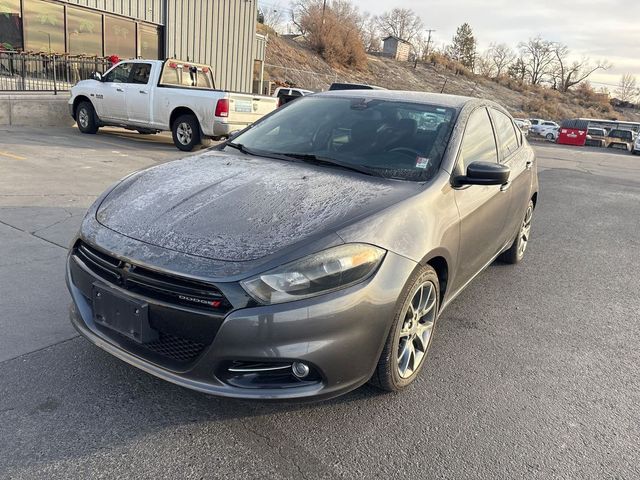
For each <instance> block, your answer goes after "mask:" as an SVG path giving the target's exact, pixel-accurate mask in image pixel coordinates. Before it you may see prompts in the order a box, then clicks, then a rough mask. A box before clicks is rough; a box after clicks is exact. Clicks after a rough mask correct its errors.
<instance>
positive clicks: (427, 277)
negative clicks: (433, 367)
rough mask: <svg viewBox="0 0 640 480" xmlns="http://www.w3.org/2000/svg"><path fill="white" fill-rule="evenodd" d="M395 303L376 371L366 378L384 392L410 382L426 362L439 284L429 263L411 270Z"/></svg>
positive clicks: (395, 389)
mask: <svg viewBox="0 0 640 480" xmlns="http://www.w3.org/2000/svg"><path fill="white" fill-rule="evenodd" d="M398 305H399V307H398V308H397V309H396V312H395V314H394V320H393V324H392V325H391V329H390V331H389V335H388V336H387V340H386V342H385V345H384V348H383V349H382V353H381V354H380V359H379V360H378V365H377V367H376V371H375V372H374V374H373V376H372V377H371V379H370V380H369V383H370V384H371V385H373V386H375V387H378V388H380V389H381V390H386V391H388V392H397V391H399V390H402V389H403V388H405V387H407V386H408V385H410V384H411V383H413V381H414V380H415V379H416V378H417V377H418V375H419V373H420V372H421V371H422V368H423V367H424V364H425V362H426V358H427V354H428V352H429V347H430V346H431V340H432V339H433V333H434V330H435V326H436V321H437V319H438V312H439V310H440V284H439V282H438V275H437V274H436V272H435V270H434V269H433V268H432V267H431V266H430V265H426V266H424V267H420V268H419V269H417V270H416V271H415V272H414V273H413V275H412V276H411V278H410V279H409V281H408V282H407V284H406V285H405V287H404V289H403V290H402V293H401V295H400V298H399V301H398Z"/></svg>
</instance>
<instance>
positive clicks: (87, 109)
mask: <svg viewBox="0 0 640 480" xmlns="http://www.w3.org/2000/svg"><path fill="white" fill-rule="evenodd" d="M76 123H77V124H78V130H80V131H81V132H82V133H89V134H94V133H96V132H97V131H98V122H97V121H96V111H95V110H94V108H93V105H92V104H91V102H81V103H80V105H78V108H77V109H76Z"/></svg>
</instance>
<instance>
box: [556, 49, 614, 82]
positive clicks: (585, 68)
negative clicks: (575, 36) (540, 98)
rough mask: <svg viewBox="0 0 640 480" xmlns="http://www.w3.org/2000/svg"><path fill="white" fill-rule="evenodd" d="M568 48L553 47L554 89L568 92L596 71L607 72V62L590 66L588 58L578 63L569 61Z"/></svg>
mask: <svg viewBox="0 0 640 480" xmlns="http://www.w3.org/2000/svg"><path fill="white" fill-rule="evenodd" d="M570 53H571V52H570V51H569V48H568V47H567V46H566V45H563V44H561V43H556V44H555V46H554V54H555V57H556V59H555V62H554V63H555V67H554V69H553V72H552V76H553V84H554V88H556V89H557V90H559V91H560V92H563V93H564V92H568V91H569V89H570V88H571V87H573V86H575V85H578V84H579V83H581V82H583V81H585V80H586V79H587V78H589V77H590V76H591V74H593V73H594V72H596V71H598V70H607V69H609V68H611V64H610V63H609V62H607V61H602V60H601V61H598V62H596V64H595V65H592V64H591V63H590V61H589V59H588V58H583V59H582V60H580V61H575V60H574V61H573V62H571V61H570V60H569V56H570Z"/></svg>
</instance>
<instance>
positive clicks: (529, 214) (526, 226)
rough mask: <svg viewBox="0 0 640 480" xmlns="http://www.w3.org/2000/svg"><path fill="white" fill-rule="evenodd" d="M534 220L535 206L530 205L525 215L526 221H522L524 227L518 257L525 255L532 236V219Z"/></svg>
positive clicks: (521, 231) (521, 228)
mask: <svg viewBox="0 0 640 480" xmlns="http://www.w3.org/2000/svg"><path fill="white" fill-rule="evenodd" d="M532 218H533V204H529V206H528V207H527V212H526V213H525V215H524V220H523V221H522V226H521V227H520V233H519V239H520V242H519V244H518V256H519V257H522V256H523V255H524V252H525V250H526V249H527V244H528V243H529V235H530V234H531V219H532Z"/></svg>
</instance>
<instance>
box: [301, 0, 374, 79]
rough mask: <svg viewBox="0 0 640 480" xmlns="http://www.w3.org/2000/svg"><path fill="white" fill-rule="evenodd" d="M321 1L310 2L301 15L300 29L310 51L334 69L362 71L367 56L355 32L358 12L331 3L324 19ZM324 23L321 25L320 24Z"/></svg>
mask: <svg viewBox="0 0 640 480" xmlns="http://www.w3.org/2000/svg"><path fill="white" fill-rule="evenodd" d="M322 7H323V5H322V2H321V1H317V0H310V1H309V2H306V3H305V4H304V8H303V9H302V10H301V13H300V19H299V22H300V28H301V30H302V31H304V32H305V33H306V37H307V42H308V45H309V47H310V48H311V49H312V50H314V51H315V52H317V53H318V54H320V55H321V56H322V57H323V58H324V59H325V60H326V61H327V62H328V63H329V64H331V65H333V66H348V67H355V68H359V69H361V68H364V67H366V66H367V62H368V60H367V53H366V51H365V48H364V44H363V43H362V37H361V36H360V31H359V29H358V24H357V22H358V12H357V10H355V9H353V8H352V7H350V5H349V4H344V3H341V2H333V3H332V4H331V5H327V7H326V9H325V11H324V15H323V13H322V10H323V8H322ZM323 20H324V21H323Z"/></svg>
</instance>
